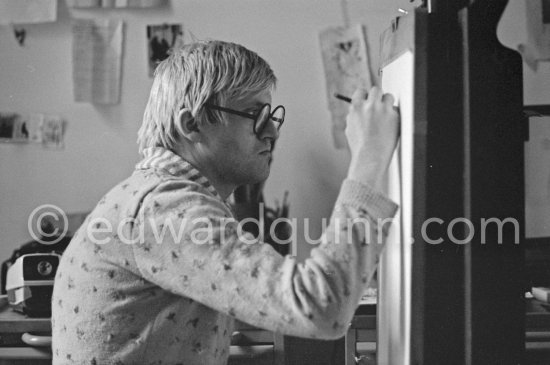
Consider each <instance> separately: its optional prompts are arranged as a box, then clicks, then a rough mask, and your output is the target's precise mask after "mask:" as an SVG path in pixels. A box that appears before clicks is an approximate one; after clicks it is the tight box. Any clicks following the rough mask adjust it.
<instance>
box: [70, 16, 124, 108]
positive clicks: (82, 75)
mask: <svg viewBox="0 0 550 365" xmlns="http://www.w3.org/2000/svg"><path fill="white" fill-rule="evenodd" d="M72 29H73V85H74V100H75V101H82V102H90V103H97V104H118V102H119V101H120V83H121V74H122V72H121V65H122V43H123V22H122V21H121V20H109V19H74V20H73V27H72Z"/></svg>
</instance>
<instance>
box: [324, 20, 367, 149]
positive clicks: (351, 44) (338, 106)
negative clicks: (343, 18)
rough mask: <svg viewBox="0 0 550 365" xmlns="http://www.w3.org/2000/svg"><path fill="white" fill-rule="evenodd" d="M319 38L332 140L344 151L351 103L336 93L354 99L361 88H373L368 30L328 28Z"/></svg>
mask: <svg viewBox="0 0 550 365" xmlns="http://www.w3.org/2000/svg"><path fill="white" fill-rule="evenodd" d="M319 39H320V43H321V54H322V57H323V66H324V69H325V79H326V87H327V98H328V106H329V109H330V112H331V115H332V137H333V141H334V145H335V147H336V148H344V147H346V146H347V140H346V137H345V134H344V130H345V128H346V116H347V114H348V109H349V104H347V103H345V102H343V101H342V100H338V99H336V98H335V97H334V94H335V93H339V94H342V95H350V96H351V95H352V94H353V92H354V91H355V89H357V88H358V87H362V88H365V89H370V88H371V87H372V80H371V73H370V66H369V56H368V47H367V38H366V28H365V26H363V25H360V24H358V25H355V26H353V27H349V28H346V27H333V28H328V29H325V30H324V31H322V32H321V33H320V35H319Z"/></svg>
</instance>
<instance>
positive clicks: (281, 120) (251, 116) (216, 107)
mask: <svg viewBox="0 0 550 365" xmlns="http://www.w3.org/2000/svg"><path fill="white" fill-rule="evenodd" d="M204 106H205V107H207V108H209V109H214V110H219V111H221V112H225V113H229V114H234V115H238V116H241V117H243V118H248V119H252V120H254V125H253V126H252V128H253V131H254V134H255V135H256V136H258V137H260V134H261V133H262V132H263V130H264V129H265V126H266V125H267V123H265V124H264V126H263V127H262V128H261V129H259V130H258V128H257V125H258V122H259V117H260V116H261V115H262V111H263V110H264V108H265V107H266V106H267V107H268V108H269V114H268V115H267V119H266V122H267V121H269V120H272V121H274V122H276V123H278V124H277V131H279V130H280V129H281V126H282V125H283V123H284V121H285V113H286V110H285V107H284V106H282V105H277V106H276V107H275V109H273V110H271V104H269V103H265V104H263V105H262V107H261V108H260V111H259V112H258V114H250V113H246V112H243V111H240V110H235V109H230V108H226V107H223V106H219V105H215V104H211V103H204ZM279 109H282V110H283V117H282V118H276V117H274V116H273V115H274V114H275V112H276V111H277V110H279Z"/></svg>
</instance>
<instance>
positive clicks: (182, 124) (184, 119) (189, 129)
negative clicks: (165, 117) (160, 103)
mask: <svg viewBox="0 0 550 365" xmlns="http://www.w3.org/2000/svg"><path fill="white" fill-rule="evenodd" d="M177 129H178V131H179V132H180V134H181V135H182V136H183V137H185V138H186V139H188V140H190V141H191V142H198V141H199V140H200V137H201V133H200V129H199V125H198V124H197V120H196V119H195V117H193V114H191V110H189V109H187V108H183V109H181V110H180V112H179V114H178V125H177Z"/></svg>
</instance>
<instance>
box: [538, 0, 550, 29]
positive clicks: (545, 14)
mask: <svg viewBox="0 0 550 365" xmlns="http://www.w3.org/2000/svg"><path fill="white" fill-rule="evenodd" d="M540 1H542V22H543V23H544V24H548V23H550V0H540Z"/></svg>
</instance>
